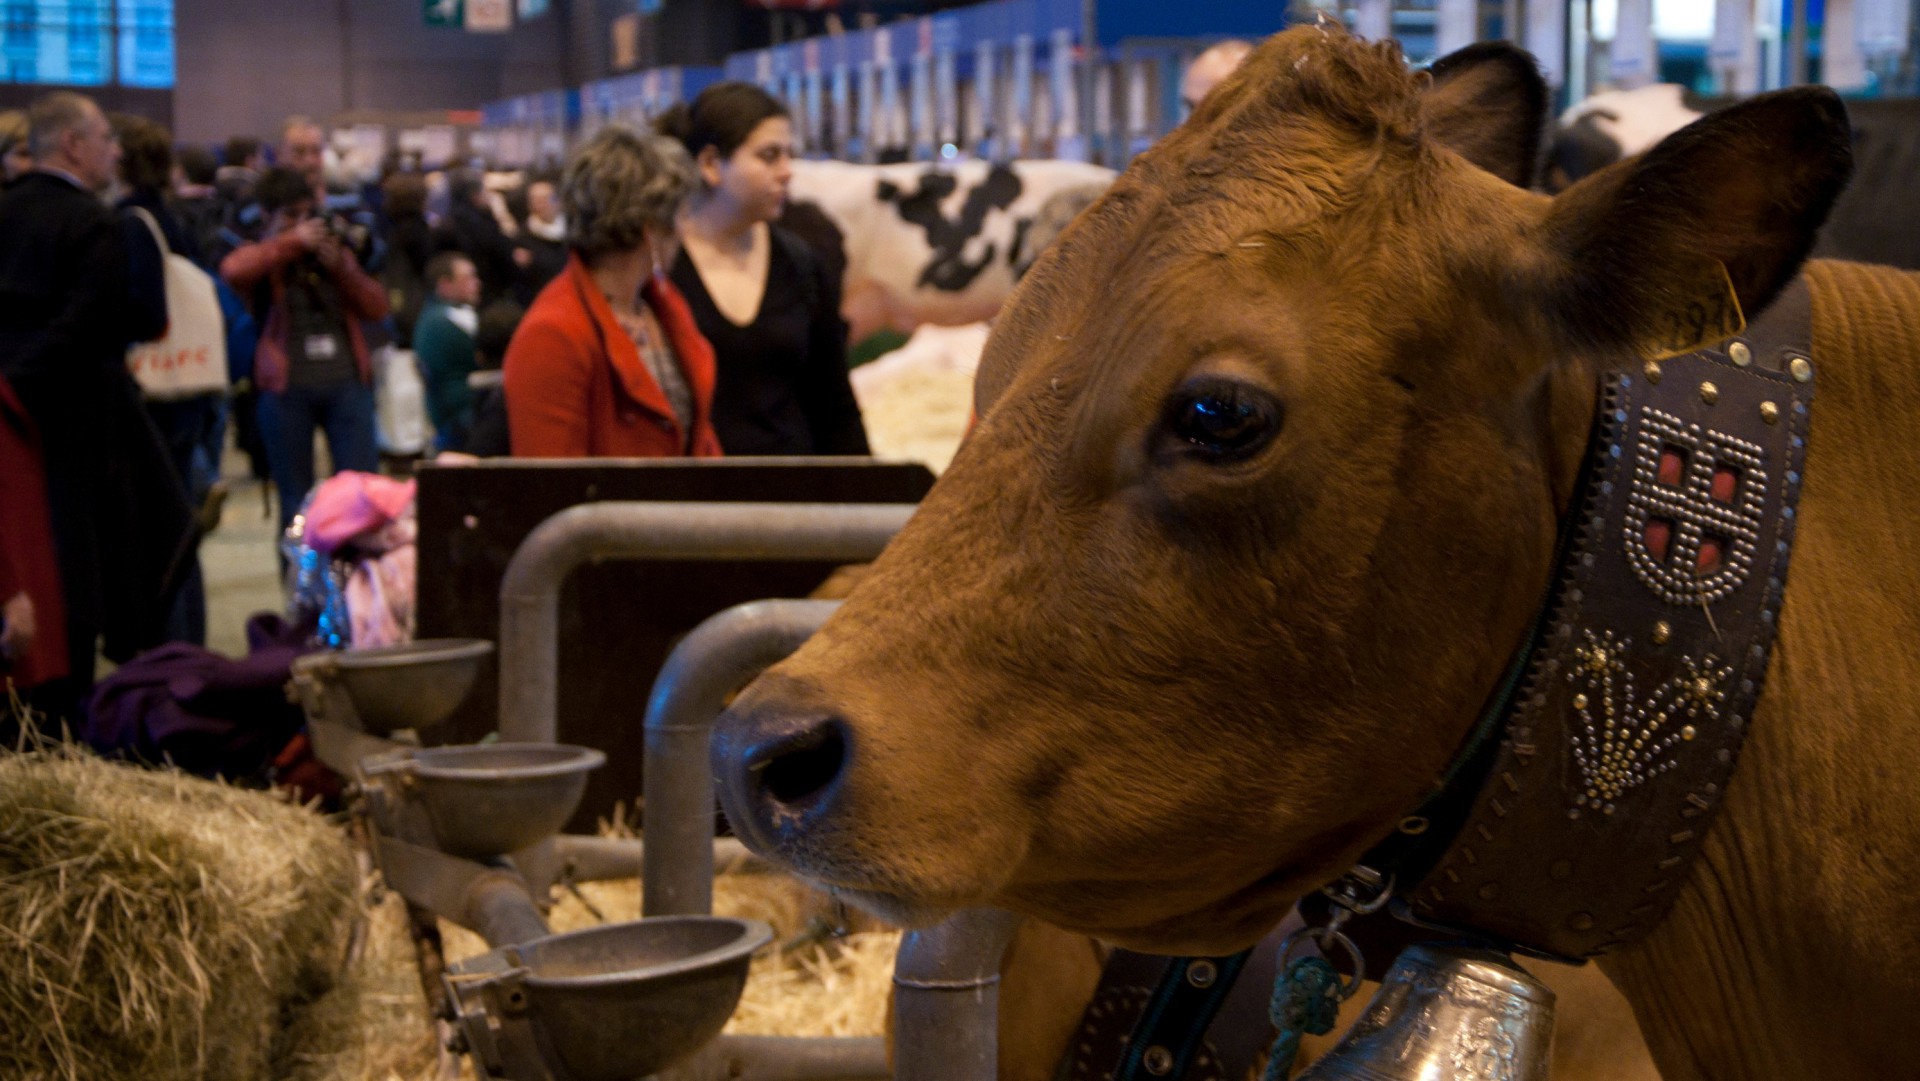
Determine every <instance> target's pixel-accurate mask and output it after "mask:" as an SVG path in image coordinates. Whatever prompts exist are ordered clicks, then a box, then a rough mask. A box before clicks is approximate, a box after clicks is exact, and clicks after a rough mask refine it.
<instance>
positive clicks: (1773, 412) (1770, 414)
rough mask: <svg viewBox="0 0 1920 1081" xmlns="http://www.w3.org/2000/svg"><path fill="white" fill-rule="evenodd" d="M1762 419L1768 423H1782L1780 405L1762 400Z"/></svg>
mask: <svg viewBox="0 0 1920 1081" xmlns="http://www.w3.org/2000/svg"><path fill="white" fill-rule="evenodd" d="M1760 419H1761V420H1764V421H1766V422H1767V423H1768V424H1778V423H1780V406H1779V405H1778V404H1776V403H1774V402H1761V403H1760Z"/></svg>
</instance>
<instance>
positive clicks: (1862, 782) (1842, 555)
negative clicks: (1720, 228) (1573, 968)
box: [1608, 261, 1920, 1077]
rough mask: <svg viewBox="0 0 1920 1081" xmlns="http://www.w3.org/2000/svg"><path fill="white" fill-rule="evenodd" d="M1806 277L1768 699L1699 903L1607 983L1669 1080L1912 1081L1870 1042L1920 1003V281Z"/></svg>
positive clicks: (1852, 274) (1631, 953) (1681, 910)
mask: <svg viewBox="0 0 1920 1081" xmlns="http://www.w3.org/2000/svg"><path fill="white" fill-rule="evenodd" d="M1805 273H1806V278H1807V280H1808V283H1809V285H1810V286H1811V290H1812V296H1813V354H1814V356H1813V361H1814V372H1815V375H1814V379H1815V384H1814V388H1815V397H1814V402H1813V409H1812V417H1811V429H1810V432H1809V435H1808V442H1807V458H1806V465H1805V468H1806V479H1805V486H1804V488H1803V489H1802V494H1801V501H1800V507H1799V522H1798V526H1797V532H1796V538H1795V544H1794V549H1793V555H1792V563H1791V566H1790V568H1789V571H1788V576H1787V589H1786V600H1785V603H1784V605H1783V606H1782V608H1781V611H1780V630H1779V636H1778V638H1777V640H1776V645H1775V650H1774V654H1773V658H1772V661H1771V662H1770V664H1769V667H1768V673H1767V684H1766V688H1765V690H1764V692H1763V694H1762V697H1761V700H1760V703H1759V705H1758V707H1757V708H1756V710H1755V713H1754V717H1753V720H1752V725H1751V734H1750V736H1749V738H1748V740H1747V745H1746V749H1745V751H1744V753H1743V755H1742V758H1741V761H1740V766H1739V769H1738V771H1737V772H1736V773H1735V774H1734V777H1733V780H1732V781H1731V782H1730V784H1729V785H1728V788H1727V792H1726V802H1725V805H1724V810H1723V812H1722V815H1721V817H1720V819H1719V820H1718V822H1716V823H1715V826H1714V828H1713V829H1712V830H1710V831H1708V833H1707V835H1706V837H1705V839H1704V841H1703V843H1702V846H1701V852H1700V858H1699V861H1698V863H1697V864H1696V866H1695V867H1694V869H1693V871H1692V873H1691V876H1690V879H1689V881H1688V884H1687V886H1686V887H1685V888H1684V889H1683V890H1682V892H1681V894H1680V895H1679V896H1678V897H1677V898H1676V901H1675V904H1674V907H1673V909H1672V911H1671V914H1670V915H1669V917H1668V918H1667V919H1666V921H1665V922H1663V923H1662V924H1661V925H1660V926H1659V927H1657V928H1656V929H1655V930H1654V932H1653V933H1652V934H1651V935H1650V936H1649V937H1648V938H1647V939H1645V940H1644V941H1643V942H1642V943H1640V944H1638V945H1637V946H1635V947H1634V948H1632V949H1631V950H1628V951H1624V952H1623V953H1622V954H1620V955H1617V956H1616V957H1614V958H1610V959H1609V964H1608V969H1609V974H1610V975H1612V976H1613V977H1614V979H1615V982H1616V983H1618V984H1619V985H1620V986H1621V988H1622V989H1623V990H1624V991H1626V992H1627V994H1628V997H1629V998H1630V999H1632V1000H1633V1001H1634V1003H1635V1006H1636V1010H1637V1011H1638V1012H1639V1016H1640V1019H1641V1025H1642V1028H1643V1030H1644V1031H1645V1033H1646V1036H1647V1040H1648V1042H1649V1044H1650V1045H1651V1046H1652V1047H1653V1048H1654V1051H1655V1053H1656V1056H1659V1057H1661V1058H1662V1059H1663V1061H1667V1062H1682V1061H1688V1060H1689V1059H1690V1058H1691V1059H1692V1061H1695V1062H1715V1063H1721V1064H1727V1063H1733V1064H1738V1065H1739V1066H1740V1067H1743V1068H1737V1069H1734V1070H1733V1071H1732V1072H1731V1073H1729V1074H1726V1076H1750V1077H1815V1076H1830V1077H1856V1076H1858V1077H1867V1076H1877V1077H1891V1076H1903V1075H1906V1074H1910V1073H1911V1065H1912V1064H1911V1062H1910V1061H1908V1060H1904V1059H1903V1058H1896V1059H1892V1060H1889V1059H1887V1058H1885V1056H1886V1055H1887V1054H1888V1053H1889V1051H1890V1048H1891V1045H1889V1044H1888V1042H1887V1041H1885V1040H1877V1039H1862V1038H1861V1037H1862V1034H1865V1033H1890V1032H1895V1031H1902V1030H1903V1028H1904V1026H1907V1025H1910V1024H1911V1018H1910V1017H1908V1016H1906V1014H1907V1013H1908V1012H1910V1009H1911V1005H1912V1004H1913V1003H1915V1002H1920V925H1916V923H1915V922H1914V921H1913V919H1912V913H1913V902H1912V888H1911V874H1912V869H1913V868H1914V867H1915V866H1920V777H1916V776H1915V775H1914V773H1913V772H1912V770H1913V768H1914V767H1913V764H1914V763H1916V762H1920V705H1916V702H1917V701H1920V535H1916V529H1920V440H1917V439H1916V438H1915V437H1914V422H1915V418H1916V417H1920V361H1917V360H1916V358H1920V274H1915V273H1909V272H1906V271H1899V270H1893V269H1891V268H1886V267H1874V266H1866V265H1863V264H1856V263H1838V262H1826V261H1815V262H1813V263H1810V264H1808V266H1807V270H1806V272H1805ZM1809 928H1818V929H1819V933H1818V934H1817V935H1816V936H1813V937H1814V938H1817V941H1813V940H1809V936H1808V934H1807V931H1808V929H1809ZM1827 980H1841V981H1845V983H1846V986H1847V990H1846V992H1845V993H1840V994H1825V993H1821V992H1818V991H1815V990H1814V988H1815V987H1817V986H1818V985H1819V984H1820V983H1821V982H1823V981H1827ZM1873 981H1878V982H1873ZM1663 1045H1664V1047H1665V1051H1664V1052H1663V1051H1662V1047H1663ZM1783 1053H1784V1054H1786V1055H1789V1056H1792V1057H1793V1059H1794V1060H1793V1061H1780V1060H1779V1059H1778V1057H1777V1056H1779V1055H1781V1054H1783ZM1894 1053H1895V1054H1896V1055H1897V1056H1904V1055H1905V1054H1906V1053H1907V1052H1906V1050H1905V1049H1904V1048H1900V1049H1898V1050H1897V1051H1895V1052H1894ZM1694 1056H1697V1057H1694ZM1769 1056H1772V1057H1769ZM1681 1076H1691V1075H1688V1074H1684V1073H1683V1074H1682V1075H1681Z"/></svg>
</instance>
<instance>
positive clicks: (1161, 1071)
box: [1140, 1044, 1173, 1077]
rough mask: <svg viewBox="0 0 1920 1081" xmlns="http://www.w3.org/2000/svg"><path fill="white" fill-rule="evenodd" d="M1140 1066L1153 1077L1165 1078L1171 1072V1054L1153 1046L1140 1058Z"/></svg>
mask: <svg viewBox="0 0 1920 1081" xmlns="http://www.w3.org/2000/svg"><path fill="white" fill-rule="evenodd" d="M1140 1065H1142V1066H1145V1067H1146V1068H1147V1072H1148V1073H1150V1074H1152V1075H1153V1076H1155V1077H1165V1076H1167V1075H1168V1074H1169V1073H1172V1072H1173V1052H1171V1051H1169V1050H1167V1049H1166V1048H1164V1047H1161V1046H1160V1045H1159V1044H1154V1045H1153V1046H1152V1047H1149V1048H1147V1050H1146V1052H1145V1053H1144V1054H1142V1055H1141V1056H1140Z"/></svg>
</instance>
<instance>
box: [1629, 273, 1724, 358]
mask: <svg viewBox="0 0 1920 1081" xmlns="http://www.w3.org/2000/svg"><path fill="white" fill-rule="evenodd" d="M1689 269H1691V270H1692V271H1693V273H1692V274H1691V275H1690V276H1689V277H1688V279H1687V280H1686V281H1685V282H1684V283H1683V284H1682V285H1681V287H1680V288H1678V289H1676V290H1674V292H1673V294H1672V296H1673V302H1672V304H1671V305H1670V306H1669V307H1668V308H1666V309H1665V310H1664V311H1661V312H1659V313H1657V315H1656V316H1655V322H1654V326H1653V327H1652V336H1651V337H1650V338H1649V339H1648V340H1647V341H1646V342H1645V343H1644V344H1643V345H1642V347H1641V352H1642V353H1643V354H1644V355H1645V357H1646V359H1648V360H1665V359H1666V358H1668V357H1677V356H1680V355H1682V354H1685V353H1691V352H1693V351H1694V350H1696V349H1699V348H1701V347H1702V346H1707V345H1712V344H1714V343H1715V342H1721V341H1725V340H1726V339H1728V338H1731V337H1733V336H1734V335H1735V334H1738V333H1740V332H1741V331H1743V330H1745V329H1747V317H1746V315H1744V314H1743V313H1742V312H1741V311H1740V298H1739V297H1737V296H1735V295H1734V292H1733V279H1732V278H1730V277H1728V276H1727V268H1726V266H1724V265H1723V264H1722V263H1721V262H1720V261H1719V260H1718V259H1712V260H1706V261H1703V262H1701V263H1699V264H1697V266H1695V267H1693V268H1689Z"/></svg>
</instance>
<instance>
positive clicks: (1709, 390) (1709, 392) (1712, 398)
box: [1700, 383, 1720, 405]
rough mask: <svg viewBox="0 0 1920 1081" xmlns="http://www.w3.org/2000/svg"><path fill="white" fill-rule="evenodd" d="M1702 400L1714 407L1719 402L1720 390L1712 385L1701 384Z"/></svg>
mask: <svg viewBox="0 0 1920 1081" xmlns="http://www.w3.org/2000/svg"><path fill="white" fill-rule="evenodd" d="M1700 400H1701V401H1703V402H1705V403H1707V404H1708V405H1712V404H1713V403H1715V402H1717V401H1719V400H1720V388H1719V387H1716V386H1714V385H1713V384H1712V383H1702V384H1700Z"/></svg>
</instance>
